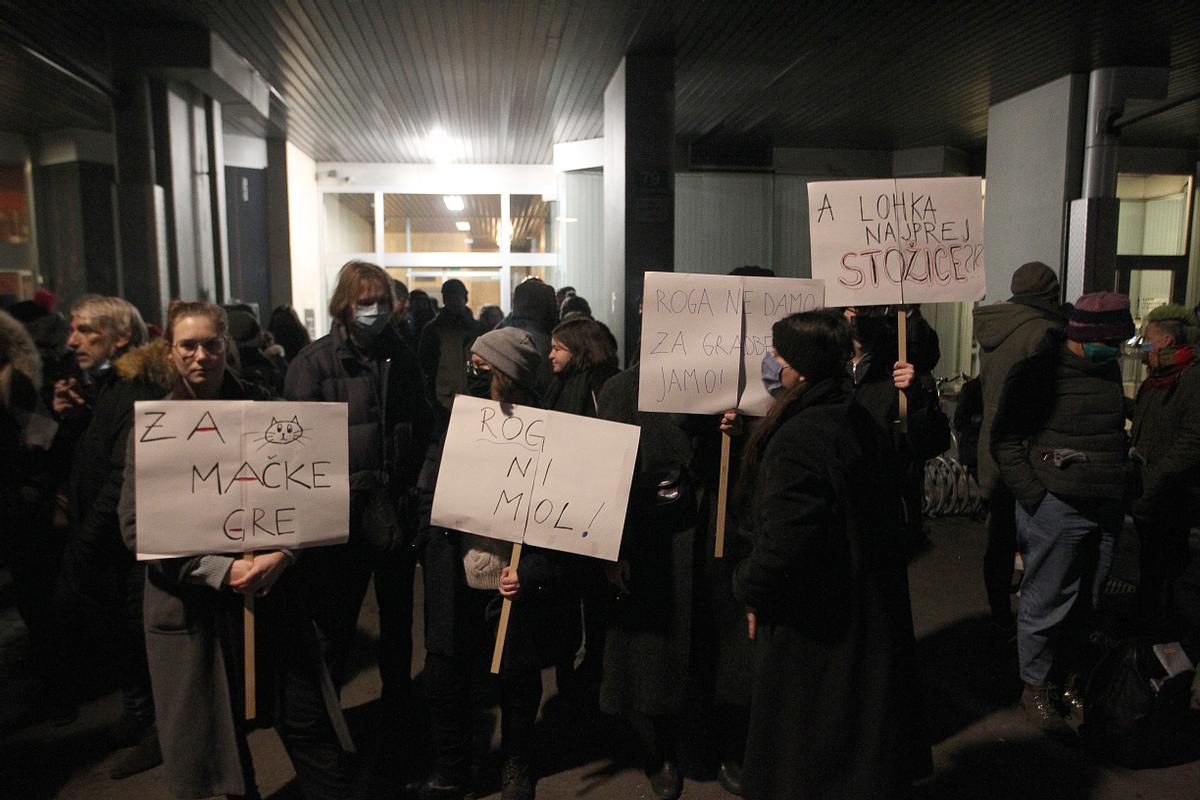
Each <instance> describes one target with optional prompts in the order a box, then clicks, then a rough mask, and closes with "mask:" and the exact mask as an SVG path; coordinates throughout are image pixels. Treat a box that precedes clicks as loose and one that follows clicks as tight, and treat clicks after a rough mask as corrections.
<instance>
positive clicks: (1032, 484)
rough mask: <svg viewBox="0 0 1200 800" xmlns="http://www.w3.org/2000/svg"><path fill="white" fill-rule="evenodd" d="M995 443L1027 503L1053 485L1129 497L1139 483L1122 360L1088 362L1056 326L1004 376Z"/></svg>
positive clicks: (1088, 494) (1009, 480) (1004, 471)
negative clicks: (1132, 454)
mask: <svg viewBox="0 0 1200 800" xmlns="http://www.w3.org/2000/svg"><path fill="white" fill-rule="evenodd" d="M991 447H992V456H993V457H994V458H995V459H996V463H997V464H998V465H999V466H1000V473H1001V475H1002V476H1003V477H1004V483H1005V484H1006V485H1007V486H1008V487H1009V489H1010V490H1011V491H1012V493H1013V496H1014V497H1016V499H1017V502H1019V503H1021V505H1022V506H1024V507H1025V508H1027V509H1032V508H1036V507H1037V505H1038V504H1039V503H1040V502H1041V501H1042V498H1043V497H1045V496H1046V492H1048V491H1049V492H1053V493H1054V494H1055V495H1057V496H1060V497H1065V498H1069V499H1074V500H1090V501H1102V500H1117V501H1119V500H1121V499H1128V498H1129V497H1130V495H1131V494H1132V493H1135V485H1134V484H1135V482H1134V480H1133V477H1134V471H1133V469H1132V466H1131V462H1130V460H1129V441H1128V438H1127V437H1126V435H1125V395H1124V391H1123V389H1122V385H1121V370H1120V368H1119V367H1118V366H1117V363H1116V362H1115V361H1111V362H1107V363H1102V364H1097V363H1093V362H1091V361H1088V360H1087V359H1085V358H1082V357H1080V356H1077V355H1075V354H1074V353H1072V352H1071V351H1070V350H1069V349H1068V348H1067V347H1066V345H1065V338H1064V336H1063V334H1062V332H1061V331H1057V330H1053V331H1050V332H1048V333H1047V334H1046V335H1045V338H1043V339H1042V343H1041V344H1040V345H1038V348H1037V350H1036V352H1035V353H1034V354H1033V355H1032V356H1030V357H1029V358H1026V359H1024V360H1022V361H1020V362H1018V363H1017V365H1016V366H1015V367H1013V369H1012V372H1010V373H1009V375H1008V379H1007V380H1006V381H1005V383H1004V390H1003V392H1002V393H1001V395H1000V408H999V410H998V411H997V413H996V419H995V422H994V423H993V425H992V432H991Z"/></svg>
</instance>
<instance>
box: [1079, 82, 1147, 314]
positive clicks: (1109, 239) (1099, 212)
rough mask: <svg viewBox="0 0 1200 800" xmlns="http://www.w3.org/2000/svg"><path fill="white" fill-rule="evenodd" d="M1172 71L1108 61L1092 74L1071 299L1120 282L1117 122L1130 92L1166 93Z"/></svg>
mask: <svg viewBox="0 0 1200 800" xmlns="http://www.w3.org/2000/svg"><path fill="white" fill-rule="evenodd" d="M1169 74H1170V71H1169V70H1167V69H1166V68H1162V67H1104V68H1102V69H1097V70H1093V71H1092V73H1091V75H1090V76H1089V78H1088V111H1087V128H1086V131H1085V142H1084V160H1083V180H1082V187H1081V192H1080V196H1079V199H1077V200H1074V201H1072V203H1071V216H1070V226H1071V232H1070V239H1069V242H1070V243H1069V246H1068V248H1067V265H1066V279H1065V280H1064V281H1063V284H1064V287H1065V289H1066V292H1067V299H1068V300H1074V299H1075V298H1076V297H1078V296H1079V295H1081V294H1084V293H1086V292H1096V291H1113V290H1114V289H1116V288H1117V225H1118V222H1119V219H1120V213H1121V201H1120V200H1118V199H1117V154H1118V151H1119V136H1118V132H1117V131H1116V130H1115V129H1114V128H1113V126H1112V123H1113V122H1114V121H1115V120H1116V119H1117V118H1118V117H1120V116H1121V114H1122V113H1123V112H1124V110H1125V101H1126V100H1128V99H1130V98H1155V99H1161V98H1163V97H1166V94H1167V78H1168V76H1169Z"/></svg>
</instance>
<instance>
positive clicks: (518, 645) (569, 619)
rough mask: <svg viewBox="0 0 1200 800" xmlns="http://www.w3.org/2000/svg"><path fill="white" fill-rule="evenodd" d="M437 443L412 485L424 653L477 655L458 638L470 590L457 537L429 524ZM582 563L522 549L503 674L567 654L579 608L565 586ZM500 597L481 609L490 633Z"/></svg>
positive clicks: (472, 645) (545, 663) (438, 456)
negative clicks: (417, 524)
mask: <svg viewBox="0 0 1200 800" xmlns="http://www.w3.org/2000/svg"><path fill="white" fill-rule="evenodd" d="M444 444H445V439H444V438H443V439H442V440H440V441H438V442H437V443H435V444H434V445H433V446H432V447H430V448H429V452H428V454H427V456H426V458H425V463H424V466H422V468H421V475H420V478H419V480H418V483H417V488H418V489H419V490H420V497H421V508H420V529H421V532H420V535H419V538H418V541H417V546H418V550H419V552H420V558H421V571H422V575H423V577H424V580H425V649H426V650H427V651H429V652H431V653H437V654H439V655H443V656H457V655H463V654H465V653H470V652H475V651H477V650H478V649H479V647H480V643H479V642H472V641H465V640H464V639H463V636H462V630H461V629H460V628H459V626H457V625H456V624H455V619H456V617H457V615H458V614H459V613H461V612H460V608H459V605H460V603H461V599H462V597H463V595H464V593H466V592H471V591H476V590H473V589H471V588H470V587H468V586H467V578H466V573H465V571H464V569H463V559H462V551H461V550H460V548H459V538H460V534H459V532H458V531H455V530H450V529H448V528H442V527H437V526H434V525H432V524H431V523H430V514H431V512H432V509H433V494H434V490H435V488H436V487H437V476H438V471H439V470H440V469H441V462H442V448H443V446H444ZM583 560H584V559H583V558H582V557H579V556H571V555H568V554H566V553H557V552H554V551H551V550H543V549H542V548H539V547H530V546H528V545H525V546H524V547H523V548H522V550H521V563H520V564H519V565H518V566H517V577H518V578H519V579H520V582H521V592H520V594H518V595H517V598H516V600H514V601H513V608H512V614H511V616H510V617H509V623H508V633H507V635H506V638H505V643H504V667H505V668H506V669H513V670H527V669H538V668H541V667H545V666H548V665H550V664H553V663H557V661H558V660H559V659H560V658H561V657H562V656H563V655H564V654H565V653H568V652H569V649H570V647H571V646H572V644H571V642H570V641H569V639H568V636H569V632H570V630H571V626H572V624H573V622H574V620H573V616H577V615H578V613H579V607H578V604H577V601H576V604H575V605H572V603H571V598H572V597H573V595H571V594H570V593H569V592H568V591H566V589H567V588H568V587H569V586H570V585H571V584H572V583H574V582H577V581H578V580H580V574H581V572H582V569H583V565H582V564H581V562H582V561H583ZM505 563H508V560H507V559H506V560H505ZM502 599H503V598H501V596H500V593H499V592H496V595H495V598H494V602H493V603H492V604H491V605H489V607H488V619H489V622H490V624H491V626H492V630H493V633H494V631H495V624H496V622H497V621H498V620H499V618H500V605H501V601H502Z"/></svg>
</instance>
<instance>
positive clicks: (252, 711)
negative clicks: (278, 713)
mask: <svg viewBox="0 0 1200 800" xmlns="http://www.w3.org/2000/svg"><path fill="white" fill-rule="evenodd" d="M242 558H244V559H245V560H246V561H251V562H252V561H254V553H245V554H243V556H242ZM242 622H243V625H244V628H243V633H244V636H243V638H244V639H245V645H246V653H245V671H246V719H254V718H255V717H256V716H258V709H257V707H256V706H257V703H256V700H255V696H256V694H257V692H256V691H255V686H256V676H255V673H254V595H252V594H248V595H246V610H245V612H244V613H243V615H242Z"/></svg>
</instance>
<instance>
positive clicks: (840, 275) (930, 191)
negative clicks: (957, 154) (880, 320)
mask: <svg viewBox="0 0 1200 800" xmlns="http://www.w3.org/2000/svg"><path fill="white" fill-rule="evenodd" d="M982 191H983V188H982V184H981V179H980V178H900V179H895V180H893V179H890V178H889V179H886V180H868V181H831V182H821V183H810V184H809V185H808V227H809V232H810V234H811V238H812V274H813V277H814V278H822V279H824V281H825V302H826V303H827V304H828V305H830V306H860V305H862V306H871V305H893V304H898V303H943V302H953V301H959V300H980V299H982V298H983V295H984V292H985V291H986V289H987V280H986V278H985V277H984V248H983V194H982Z"/></svg>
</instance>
